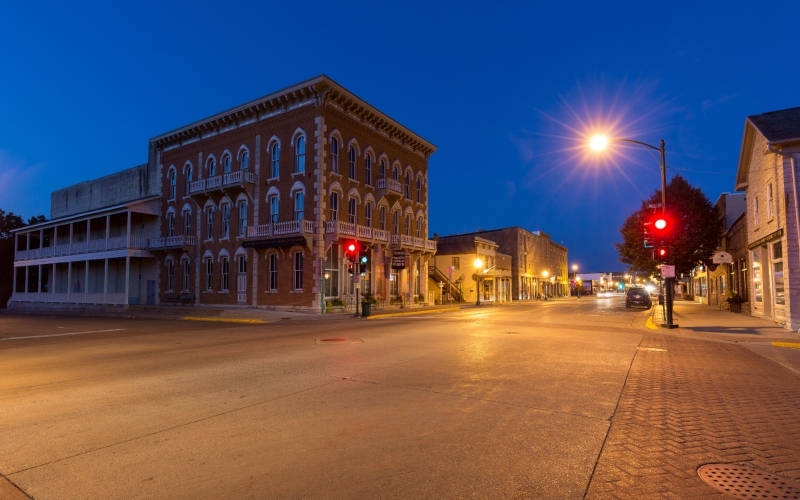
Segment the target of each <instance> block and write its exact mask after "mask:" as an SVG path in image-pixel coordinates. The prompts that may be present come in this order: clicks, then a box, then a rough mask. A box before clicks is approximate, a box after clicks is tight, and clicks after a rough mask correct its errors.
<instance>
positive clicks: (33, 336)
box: [0, 328, 125, 341]
mask: <svg viewBox="0 0 800 500" xmlns="http://www.w3.org/2000/svg"><path fill="white" fill-rule="evenodd" d="M123 330H125V328H114V329H111V330H92V331H90V332H72V333H54V334H52V335H31V336H30V337H9V338H7V339H0V341H3V340H28V339H43V338H46V337H65V336H67V335H85V334H87V333H104V332H121V331H123Z"/></svg>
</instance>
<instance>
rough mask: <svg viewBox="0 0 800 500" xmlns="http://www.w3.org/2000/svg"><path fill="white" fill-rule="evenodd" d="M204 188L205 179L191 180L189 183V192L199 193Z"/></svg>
mask: <svg viewBox="0 0 800 500" xmlns="http://www.w3.org/2000/svg"><path fill="white" fill-rule="evenodd" d="M205 190H206V180H205V179H200V180H199V181H192V182H190V183H189V194H194V193H200V192H203V191H205Z"/></svg>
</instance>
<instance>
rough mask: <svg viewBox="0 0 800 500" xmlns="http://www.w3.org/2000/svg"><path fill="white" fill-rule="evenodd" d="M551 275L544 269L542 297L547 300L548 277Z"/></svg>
mask: <svg viewBox="0 0 800 500" xmlns="http://www.w3.org/2000/svg"><path fill="white" fill-rule="evenodd" d="M549 275H550V273H548V272H547V271H542V299H544V300H547V277H548V276H549Z"/></svg>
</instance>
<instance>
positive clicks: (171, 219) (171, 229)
mask: <svg viewBox="0 0 800 500" xmlns="http://www.w3.org/2000/svg"><path fill="white" fill-rule="evenodd" d="M167 236H175V214H174V213H172V212H170V213H168V214H167Z"/></svg>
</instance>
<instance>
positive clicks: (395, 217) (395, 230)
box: [392, 210, 400, 235]
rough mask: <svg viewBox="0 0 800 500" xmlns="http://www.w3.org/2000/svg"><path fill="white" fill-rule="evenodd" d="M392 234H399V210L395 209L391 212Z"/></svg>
mask: <svg viewBox="0 0 800 500" xmlns="http://www.w3.org/2000/svg"><path fill="white" fill-rule="evenodd" d="M392 223H393V224H392V226H393V227H392V234H394V235H397V234H400V212H398V211H397V210H395V211H394V212H392Z"/></svg>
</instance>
